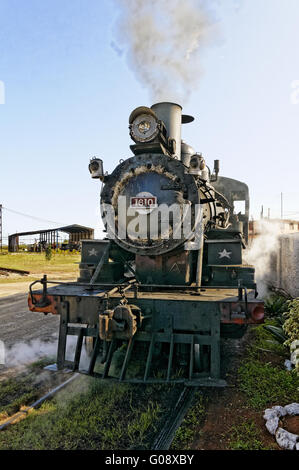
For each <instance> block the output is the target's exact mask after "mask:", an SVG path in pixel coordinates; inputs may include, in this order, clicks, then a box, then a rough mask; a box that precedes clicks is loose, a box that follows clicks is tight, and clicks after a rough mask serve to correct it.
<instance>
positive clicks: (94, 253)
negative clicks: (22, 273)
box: [88, 248, 98, 256]
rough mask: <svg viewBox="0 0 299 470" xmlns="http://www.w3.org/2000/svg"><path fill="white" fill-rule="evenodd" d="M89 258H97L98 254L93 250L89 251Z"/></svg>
mask: <svg viewBox="0 0 299 470" xmlns="http://www.w3.org/2000/svg"><path fill="white" fill-rule="evenodd" d="M88 254H89V256H97V254H98V252H97V250H95V249H94V248H93V249H92V250H89V252H88Z"/></svg>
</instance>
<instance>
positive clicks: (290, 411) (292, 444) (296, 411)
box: [264, 403, 299, 450]
mask: <svg viewBox="0 0 299 470" xmlns="http://www.w3.org/2000/svg"><path fill="white" fill-rule="evenodd" d="M297 415H299V403H292V404H291V405H286V406H273V408H268V409H267V410H265V413H264V419H265V420H266V428H267V429H268V431H269V432H270V433H271V434H272V435H273V436H275V438H276V442H277V444H278V445H279V446H280V447H281V448H282V449H287V450H299V436H298V435H297V434H292V433H291V432H288V431H286V430H285V429H283V428H280V427H279V421H280V418H283V417H284V416H297Z"/></svg>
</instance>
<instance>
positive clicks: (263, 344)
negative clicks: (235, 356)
mask: <svg viewBox="0 0 299 470" xmlns="http://www.w3.org/2000/svg"><path fill="white" fill-rule="evenodd" d="M266 324H271V325H274V326H275V325H277V323H276V321H275V319H274V320H267V322H266ZM252 336H253V338H252V340H251V343H250V345H249V347H248V349H247V351H246V355H245V358H244V360H243V361H242V364H241V366H240V368H239V371H238V373H239V378H238V381H239V389H240V390H241V391H242V392H243V393H244V394H245V395H246V396H247V398H248V404H249V405H250V406H251V407H253V408H254V409H263V408H265V407H266V406H269V405H277V404H280V405H285V404H287V403H289V402H290V400H291V401H298V400H299V377H298V374H297V373H296V372H295V371H292V372H289V371H287V370H285V368H284V360H285V358H286V357H288V356H289V352H288V349H287V348H286V347H285V346H283V345H282V344H279V343H278V342H276V341H275V340H273V337H272V335H271V334H270V333H269V332H268V331H267V330H265V328H263V326H258V327H256V328H254V329H253V331H252Z"/></svg>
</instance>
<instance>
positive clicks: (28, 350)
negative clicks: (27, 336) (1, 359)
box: [5, 339, 57, 367]
mask: <svg viewBox="0 0 299 470" xmlns="http://www.w3.org/2000/svg"><path fill="white" fill-rule="evenodd" d="M56 353H57V341H49V342H46V341H41V340H39V339H35V340H33V341H30V342H29V343H17V344H15V345H14V346H12V347H11V348H9V349H7V350H6V354H5V365H6V366H8V367H16V366H20V365H26V364H30V363H31V362H34V361H37V360H39V359H41V358H43V357H55V356H56Z"/></svg>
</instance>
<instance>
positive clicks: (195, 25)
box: [112, 0, 215, 102]
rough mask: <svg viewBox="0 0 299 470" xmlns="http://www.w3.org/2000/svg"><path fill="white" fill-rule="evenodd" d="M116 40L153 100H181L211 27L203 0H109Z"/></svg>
mask: <svg viewBox="0 0 299 470" xmlns="http://www.w3.org/2000/svg"><path fill="white" fill-rule="evenodd" d="M114 1H115V2H116V4H117V5H118V6H119V7H120V9H121V12H120V15H119V19H118V21H117V25H116V26H117V44H115V43H113V44H112V47H113V48H114V50H116V51H118V53H119V54H121V52H122V49H121V48H120V46H124V48H125V51H126V56H127V60H128V62H129V65H130V67H131V68H132V69H133V70H134V72H135V75H136V77H137V79H138V80H139V81H140V82H141V83H142V84H143V85H144V87H146V88H148V90H149V92H150V95H151V99H152V101H163V100H164V101H166V100H167V101H175V102H186V100H187V99H188V97H189V96H190V93H191V92H192V91H193V90H194V89H195V88H197V86H198V84H199V80H200V76H201V74H202V65H201V54H200V53H201V49H202V46H204V45H205V44H206V43H208V42H209V41H210V39H211V37H212V32H214V31H215V27H214V25H213V21H212V16H211V13H210V11H209V10H208V7H207V5H208V1H207V0H150V1H148V0H114Z"/></svg>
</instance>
